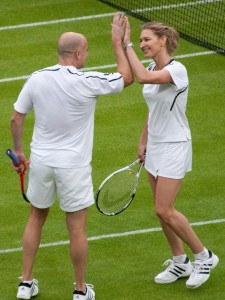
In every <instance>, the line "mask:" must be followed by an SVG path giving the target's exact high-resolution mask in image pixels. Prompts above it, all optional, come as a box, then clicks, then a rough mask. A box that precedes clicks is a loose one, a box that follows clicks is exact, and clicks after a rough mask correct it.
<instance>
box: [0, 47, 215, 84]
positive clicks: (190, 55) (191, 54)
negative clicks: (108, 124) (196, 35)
mask: <svg viewBox="0 0 225 300" xmlns="http://www.w3.org/2000/svg"><path fill="white" fill-rule="evenodd" d="M211 54H216V52H214V51H204V52H196V53H189V54H183V55H177V56H175V58H176V59H182V58H190V57H196V56H202V55H211ZM150 61H151V60H142V61H141V62H142V63H149V62H150ZM116 66H117V65H116V64H111V65H103V66H96V67H91V68H83V69H82V71H92V70H103V69H109V68H115V67H116ZM29 76H30V75H22V76H18V77H9V78H3V79H0V83H1V82H10V81H17V80H25V79H27V78H28V77H29Z"/></svg>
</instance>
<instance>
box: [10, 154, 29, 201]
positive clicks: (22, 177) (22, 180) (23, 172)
mask: <svg viewBox="0 0 225 300" xmlns="http://www.w3.org/2000/svg"><path fill="white" fill-rule="evenodd" d="M6 155H8V156H9V157H10V158H11V160H12V161H13V163H14V164H15V165H16V166H21V165H23V164H22V163H21V162H20V160H19V158H18V157H17V156H16V155H15V153H14V152H13V151H12V150H11V149H8V150H6ZM27 163H28V162H27ZM25 175H26V169H25V167H24V166H23V168H22V170H21V172H20V188H21V192H22V196H23V199H24V200H25V201H26V202H30V201H29V200H28V198H27V196H26V193H25V187H24V186H25Z"/></svg>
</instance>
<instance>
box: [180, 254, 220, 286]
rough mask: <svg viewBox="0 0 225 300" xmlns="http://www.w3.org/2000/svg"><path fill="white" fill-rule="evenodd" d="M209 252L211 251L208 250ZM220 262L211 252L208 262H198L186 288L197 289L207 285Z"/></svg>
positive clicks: (195, 263)
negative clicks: (211, 273) (212, 271)
mask: <svg viewBox="0 0 225 300" xmlns="http://www.w3.org/2000/svg"><path fill="white" fill-rule="evenodd" d="M208 251H209V250H208ZM218 262H219V258H218V256H216V255H215V254H214V253H212V252H211V251H209V258H208V259H206V260H196V261H195V262H194V268H193V271H192V273H191V275H190V277H189V279H188V280H187V282H186V287H187V288H190V289H196V288H198V287H199V286H201V285H202V284H203V283H205V282H206V281H207V280H208V279H209V276H210V272H211V270H212V269H214V268H215V267H216V266H217V264H218Z"/></svg>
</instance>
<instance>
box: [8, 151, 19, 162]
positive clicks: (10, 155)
mask: <svg viewBox="0 0 225 300" xmlns="http://www.w3.org/2000/svg"><path fill="white" fill-rule="evenodd" d="M6 155H8V157H9V158H11V160H12V161H13V163H14V164H15V165H20V160H19V158H18V157H17V156H16V154H15V153H14V152H13V151H12V150H11V149H7V150H6Z"/></svg>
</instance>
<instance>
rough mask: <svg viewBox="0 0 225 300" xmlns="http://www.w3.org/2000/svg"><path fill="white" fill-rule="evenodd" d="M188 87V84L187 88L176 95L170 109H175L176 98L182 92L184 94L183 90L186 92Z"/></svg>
mask: <svg viewBox="0 0 225 300" xmlns="http://www.w3.org/2000/svg"><path fill="white" fill-rule="evenodd" d="M187 88H188V85H187V86H186V88H185V89H184V90H182V91H180V92H179V93H178V94H177V95H176V96H175V98H174V100H173V103H172V105H171V107H170V111H171V110H172V109H173V107H174V104H175V102H176V100H177V97H178V96H179V95H180V94H182V93H183V92H185V91H186V89H187Z"/></svg>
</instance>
